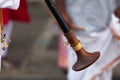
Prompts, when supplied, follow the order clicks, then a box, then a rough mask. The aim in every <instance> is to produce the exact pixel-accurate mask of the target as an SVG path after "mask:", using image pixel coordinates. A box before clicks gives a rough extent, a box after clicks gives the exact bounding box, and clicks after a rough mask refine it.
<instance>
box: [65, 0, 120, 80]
mask: <svg viewBox="0 0 120 80" xmlns="http://www.w3.org/2000/svg"><path fill="white" fill-rule="evenodd" d="M115 1H119V0H92V1H89V0H76V1H74V0H66V9H67V11H68V14H69V15H70V17H71V19H72V20H73V22H74V23H75V24H76V25H78V26H80V27H84V28H85V29H86V30H85V31H83V32H82V31H75V33H76V35H77V37H78V39H80V41H81V43H82V44H83V47H84V48H85V50H87V51H89V52H94V51H100V53H101V54H100V58H99V59H98V60H97V61H96V62H95V63H94V64H92V65H91V66H89V67H88V68H86V69H85V70H82V71H78V72H75V71H73V70H72V66H73V64H74V63H75V62H76V54H75V52H74V51H73V50H72V48H68V51H69V68H68V80H111V77H112V69H113V68H114V67H115V66H116V65H117V64H118V63H119V62H120V44H118V42H117V40H115V39H114V38H113V36H112V33H111V31H110V29H109V23H110V21H111V19H110V18H111V15H112V12H113V10H114V8H115ZM92 78H95V79H92Z"/></svg>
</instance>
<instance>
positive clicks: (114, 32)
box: [110, 28, 120, 40]
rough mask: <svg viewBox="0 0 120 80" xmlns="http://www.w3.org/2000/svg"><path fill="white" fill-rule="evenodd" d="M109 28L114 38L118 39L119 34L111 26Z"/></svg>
mask: <svg viewBox="0 0 120 80" xmlns="http://www.w3.org/2000/svg"><path fill="white" fill-rule="evenodd" d="M110 29H111V32H112V34H113V36H114V38H115V39H117V40H120V35H118V34H117V33H116V31H115V30H114V29H113V28H110Z"/></svg>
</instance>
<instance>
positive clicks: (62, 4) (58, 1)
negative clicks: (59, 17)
mask: <svg viewBox="0 0 120 80" xmlns="http://www.w3.org/2000/svg"><path fill="white" fill-rule="evenodd" d="M55 3H56V6H57V8H58V9H59V11H60V12H61V13H66V6H65V0H55Z"/></svg>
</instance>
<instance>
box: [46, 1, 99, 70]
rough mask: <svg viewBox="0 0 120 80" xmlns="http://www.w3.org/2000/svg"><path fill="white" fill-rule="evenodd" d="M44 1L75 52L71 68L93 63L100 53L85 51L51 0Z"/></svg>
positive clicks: (81, 68)
mask: <svg viewBox="0 0 120 80" xmlns="http://www.w3.org/2000/svg"><path fill="white" fill-rule="evenodd" d="M45 2H46V4H47V6H48V7H49V9H50V11H51V12H52V14H53V15H54V17H55V18H56V20H57V22H58V24H59V25H60V28H61V29H62V31H63V33H64V35H65V37H66V38H67V40H68V42H69V43H70V45H71V47H72V48H73V50H74V51H75V52H76V55H77V61H76V63H75V64H74V65H73V67H72V69H73V70H75V71H80V70H83V69H85V68H86V67H88V66H90V65H91V64H93V63H94V62H95V61H96V60H97V59H98V58H99V56H100V53H99V52H93V53H89V52H87V51H85V50H84V48H83V47H82V45H81V43H80V41H79V40H78V39H77V38H76V36H75V34H74V33H73V32H72V30H71V29H70V28H69V27H68V25H67V23H66V22H65V20H64V18H63V17H62V16H61V14H60V12H59V11H58V9H57V8H56V5H55V3H54V2H53V0H45Z"/></svg>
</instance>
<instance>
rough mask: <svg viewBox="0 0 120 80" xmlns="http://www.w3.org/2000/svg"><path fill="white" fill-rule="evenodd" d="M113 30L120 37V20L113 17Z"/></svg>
mask: <svg viewBox="0 0 120 80" xmlns="http://www.w3.org/2000/svg"><path fill="white" fill-rule="evenodd" d="M111 23H112V28H113V29H114V30H115V31H116V33H117V34H118V35H119V36H120V22H119V19H118V18H117V17H116V16H115V15H112V22H111Z"/></svg>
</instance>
